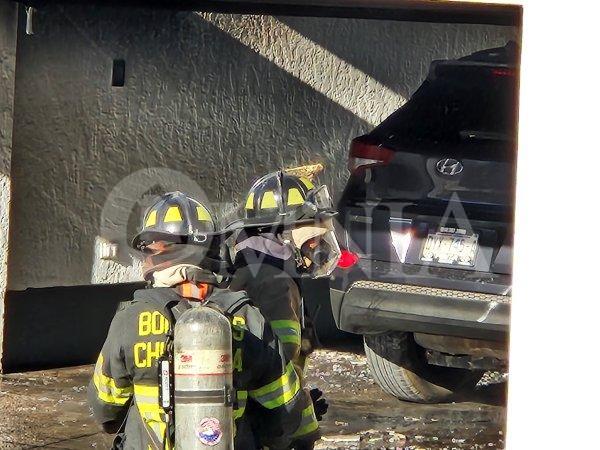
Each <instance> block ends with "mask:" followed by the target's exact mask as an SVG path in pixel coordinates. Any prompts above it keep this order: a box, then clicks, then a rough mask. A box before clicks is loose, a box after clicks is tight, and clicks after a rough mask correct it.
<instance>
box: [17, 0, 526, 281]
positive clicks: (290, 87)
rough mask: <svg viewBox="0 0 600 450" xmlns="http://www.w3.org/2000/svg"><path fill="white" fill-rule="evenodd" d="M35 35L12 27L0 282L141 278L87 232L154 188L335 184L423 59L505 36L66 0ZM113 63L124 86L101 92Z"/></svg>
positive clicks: (224, 198)
mask: <svg viewBox="0 0 600 450" xmlns="http://www.w3.org/2000/svg"><path fill="white" fill-rule="evenodd" d="M35 32H36V34H35V35H34V36H25V35H24V34H23V33H22V31H21V36H20V42H19V49H18V57H17V81H16V101H15V113H14V116H15V133H14V138H13V141H14V150H13V157H12V183H13V202H14V203H13V204H14V206H13V210H12V215H11V234H10V245H11V258H10V261H9V288H10V289H13V290H20V289H25V288H28V287H45V286H57V285H58V286H65V285H84V284H89V283H92V282H94V283H102V282H119V281H128V280H131V279H136V278H137V277H139V271H138V270H137V268H136V267H135V266H131V264H128V260H127V256H126V255H121V261H122V264H116V263H112V262H107V261H100V260H99V259H98V255H97V248H98V245H99V242H100V241H99V239H98V237H99V236H101V235H104V234H107V233H108V234H109V235H110V236H108V238H109V239H111V240H119V239H122V238H124V237H125V235H126V234H127V233H129V234H131V232H132V229H133V228H135V222H136V221H137V220H138V219H139V213H140V208H141V206H140V203H143V199H144V198H147V197H148V196H150V195H151V194H154V193H158V192H159V191H161V190H164V189H175V188H181V189H184V190H192V191H194V190H195V189H197V187H198V186H201V187H202V189H203V190H204V192H205V194H206V196H207V197H208V198H210V199H211V200H212V201H214V202H220V203H227V202H231V201H239V200H240V199H241V197H242V195H243V193H244V191H245V190H246V189H247V188H248V187H249V186H250V184H251V182H252V181H253V180H254V179H255V178H256V177H258V176H259V175H262V174H264V173H266V172H267V171H271V170H274V169H277V168H280V167H289V166H293V165H297V164H302V163H306V162H313V161H317V160H318V161H322V162H324V164H325V166H326V171H325V173H324V174H323V175H322V176H321V181H324V182H327V183H329V184H330V185H332V187H333V190H334V191H336V190H339V189H340V188H341V187H342V186H343V182H344V181H345V177H346V174H345V164H346V154H347V148H348V144H349V142H350V140H351V139H352V138H353V137H355V136H357V135H360V134H362V133H364V132H366V131H368V130H370V129H371V128H372V127H373V126H374V125H376V124H377V123H379V121H381V120H382V119H383V118H385V116H386V115H387V114H389V113H391V112H392V111H394V110H395V109H396V108H398V107H399V106H400V105H401V104H402V102H403V101H404V100H405V99H406V98H407V97H409V96H410V95H411V94H412V93H413V92H414V91H415V89H416V88H417V87H418V86H419V84H420V83H421V81H422V80H423V79H424V77H425V75H426V73H427V69H428V66H429V63H430V61H431V60H432V59H439V58H452V57H459V56H462V55H465V54H468V53H471V52H473V51H475V50H480V49H483V48H488V47H492V46H498V45H504V44H505V43H506V41H507V40H508V39H514V38H515V37H516V30H515V29H514V28H510V27H498V26H483V25H461V24H428V23H406V22H392V21H368V20H355V19H325V18H298V17H294V18H290V17H280V18H274V17H266V16H265V17H260V16H237V15H214V14H198V13H193V12H170V11H146V10H132V9H109V8H107V9H93V10H92V9H89V8H85V7H73V6H64V7H56V6H48V7H46V8H44V9H40V11H39V13H38V14H37V16H36V22H35ZM115 59H122V60H124V61H125V64H126V69H125V85H124V86H123V87H113V86H111V70H112V65H113V60H115ZM149 168H154V169H153V170H150V171H149V170H148V169H149ZM167 169H168V170H167ZM120 253H123V251H122V249H121V252H120Z"/></svg>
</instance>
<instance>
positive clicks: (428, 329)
mask: <svg viewBox="0 0 600 450" xmlns="http://www.w3.org/2000/svg"><path fill="white" fill-rule="evenodd" d="M510 299H511V298H510V297H509V296H506V295H497V294H486V293H477V292H469V291H458V290H451V289H441V288H432V287H423V286H415V285H408V284H396V283H383V282H378V281H355V282H354V283H352V284H351V285H350V288H349V289H348V290H347V291H346V292H344V291H340V290H337V289H334V288H332V289H331V306H332V310H333V315H334V317H335V319H336V323H337V326H338V327H339V328H340V329H341V330H343V331H348V332H351V333H357V334H377V333H384V332H390V331H408V332H420V333H428V334H438V335H444V336H459V337H466V338H473V339H485V340H494V341H504V340H507V339H508V332H509V324H510Z"/></svg>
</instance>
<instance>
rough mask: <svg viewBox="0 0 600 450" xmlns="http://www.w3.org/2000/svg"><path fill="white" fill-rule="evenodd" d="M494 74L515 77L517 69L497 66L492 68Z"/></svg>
mask: <svg viewBox="0 0 600 450" xmlns="http://www.w3.org/2000/svg"><path fill="white" fill-rule="evenodd" d="M492 75H494V76H495V77H514V76H515V70H514V69H506V68H496V69H492Z"/></svg>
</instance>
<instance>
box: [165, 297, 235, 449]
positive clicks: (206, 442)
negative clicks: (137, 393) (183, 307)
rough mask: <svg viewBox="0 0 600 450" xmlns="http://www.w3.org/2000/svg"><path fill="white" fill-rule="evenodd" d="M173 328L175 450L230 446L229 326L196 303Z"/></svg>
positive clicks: (230, 375)
mask: <svg viewBox="0 0 600 450" xmlns="http://www.w3.org/2000/svg"><path fill="white" fill-rule="evenodd" d="M194 306H195V307H194V308H191V309H188V310H187V311H185V312H184V313H183V314H182V315H181V317H179V319H178V320H177V322H176V324H175V330H174V358H173V359H174V361H173V363H174V364H173V367H174V377H175V380H174V388H175V393H174V394H175V395H174V403H175V449H176V450H200V449H208V448H210V449H216V450H232V449H233V408H232V402H231V392H232V390H231V389H232V385H233V384H232V360H231V326H230V323H229V320H227V318H226V317H225V316H224V315H223V314H221V313H220V312H218V311H215V310H214V309H212V308H209V307H207V306H202V305H200V304H199V303H198V304H194Z"/></svg>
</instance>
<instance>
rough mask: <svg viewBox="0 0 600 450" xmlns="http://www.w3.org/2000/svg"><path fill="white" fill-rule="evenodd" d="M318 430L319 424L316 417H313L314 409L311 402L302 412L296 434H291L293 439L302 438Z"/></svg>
mask: <svg viewBox="0 0 600 450" xmlns="http://www.w3.org/2000/svg"><path fill="white" fill-rule="evenodd" d="M318 429H319V422H318V421H317V416H316V415H315V408H314V405H313V403H312V401H311V402H310V405H308V406H307V407H306V408H305V409H304V410H303V411H302V421H301V422H300V426H299V427H298V430H296V432H295V433H294V434H293V437H294V438H302V437H303V436H306V435H307V434H310V433H314V432H315V431H316V430H318Z"/></svg>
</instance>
